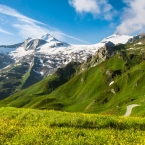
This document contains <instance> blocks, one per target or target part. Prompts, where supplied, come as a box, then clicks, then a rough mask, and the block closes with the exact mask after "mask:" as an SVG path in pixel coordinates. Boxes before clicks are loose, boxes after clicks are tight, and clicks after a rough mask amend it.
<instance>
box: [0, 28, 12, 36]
mask: <svg viewBox="0 0 145 145" xmlns="http://www.w3.org/2000/svg"><path fill="white" fill-rule="evenodd" d="M0 32H1V33H5V34H8V35H12V33H10V32H8V31H6V30H4V29H2V28H0Z"/></svg>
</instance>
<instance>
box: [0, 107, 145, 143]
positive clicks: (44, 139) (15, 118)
mask: <svg viewBox="0 0 145 145" xmlns="http://www.w3.org/2000/svg"><path fill="white" fill-rule="evenodd" d="M144 136H145V118H140V117H129V118H127V117H126V118H125V117H114V116H103V115H95V114H83V113H66V112H59V111H46V110H43V111H40V110H32V109H16V108H0V144H3V145H7V144H11V145H12V144H15V145H20V144H24V145H25V144H26V145H27V144H29V145H34V144H35V145H36V144H49V145H51V144H52V145H60V144H62V145H80V144H87V145H94V144H98V145H102V144H106V145H110V144H116V145H117V144H123V145H126V144H128V145H129V144H130V145H136V144H145V139H144Z"/></svg>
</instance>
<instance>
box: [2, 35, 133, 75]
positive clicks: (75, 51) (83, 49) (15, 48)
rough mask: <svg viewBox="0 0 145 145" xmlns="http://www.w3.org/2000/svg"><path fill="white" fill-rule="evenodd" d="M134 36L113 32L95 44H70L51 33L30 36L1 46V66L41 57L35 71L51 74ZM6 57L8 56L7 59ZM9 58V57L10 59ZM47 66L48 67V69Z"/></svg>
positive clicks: (29, 61) (31, 60) (30, 61)
mask: <svg viewBox="0 0 145 145" xmlns="http://www.w3.org/2000/svg"><path fill="white" fill-rule="evenodd" d="M130 38H132V36H127V35H118V34H113V35H111V36H109V37H107V38H105V39H103V40H102V41H101V42H99V43H97V44H94V45H70V44H67V43H64V42H61V41H59V40H57V39H55V38H54V37H53V36H51V35H50V34H46V35H44V36H42V37H40V38H28V39H26V40H25V42H23V43H20V44H16V45H11V46H6V45H5V46H4V45H3V46H0V57H1V59H0V67H1V68H3V67H5V66H7V67H11V65H10V64H11V63H13V62H15V63H18V62H25V61H26V62H28V63H29V64H31V63H32V62H33V59H34V58H35V57H37V58H39V60H40V62H39V63H40V65H39V66H41V68H40V67H39V68H37V69H35V71H34V72H36V71H37V72H38V71H39V73H40V72H43V74H45V73H46V71H44V68H45V70H48V72H47V73H46V74H47V75H49V74H50V73H52V72H53V71H54V70H56V69H57V68H58V67H63V66H64V65H66V64H68V63H69V62H70V61H78V62H80V63H82V62H84V61H85V60H86V59H87V57H89V56H92V55H94V54H95V53H96V52H97V51H98V49H99V48H101V47H103V46H104V45H105V44H108V45H109V43H110V42H112V43H114V44H118V43H123V44H124V43H126V42H127V41H128V40H129V39H130ZM3 55H5V58H6V56H7V59H4V60H3V59H2V58H4V57H3ZM8 58H9V59H8ZM46 68H47V69H46Z"/></svg>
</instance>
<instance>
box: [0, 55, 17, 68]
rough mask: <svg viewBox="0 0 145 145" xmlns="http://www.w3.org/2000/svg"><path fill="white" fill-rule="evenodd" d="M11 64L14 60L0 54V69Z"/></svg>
mask: <svg viewBox="0 0 145 145" xmlns="http://www.w3.org/2000/svg"><path fill="white" fill-rule="evenodd" d="M11 63H14V60H13V59H12V58H11V57H10V56H9V55H7V54H4V53H0V69H2V68H4V67H6V66H7V65H9V64H11Z"/></svg>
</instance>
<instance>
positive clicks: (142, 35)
mask: <svg viewBox="0 0 145 145" xmlns="http://www.w3.org/2000/svg"><path fill="white" fill-rule="evenodd" d="M140 38H145V33H142V34H139V35H137V36H134V37H133V38H130V39H129V40H128V42H127V43H133V42H134V41H136V40H138V39H140Z"/></svg>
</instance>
